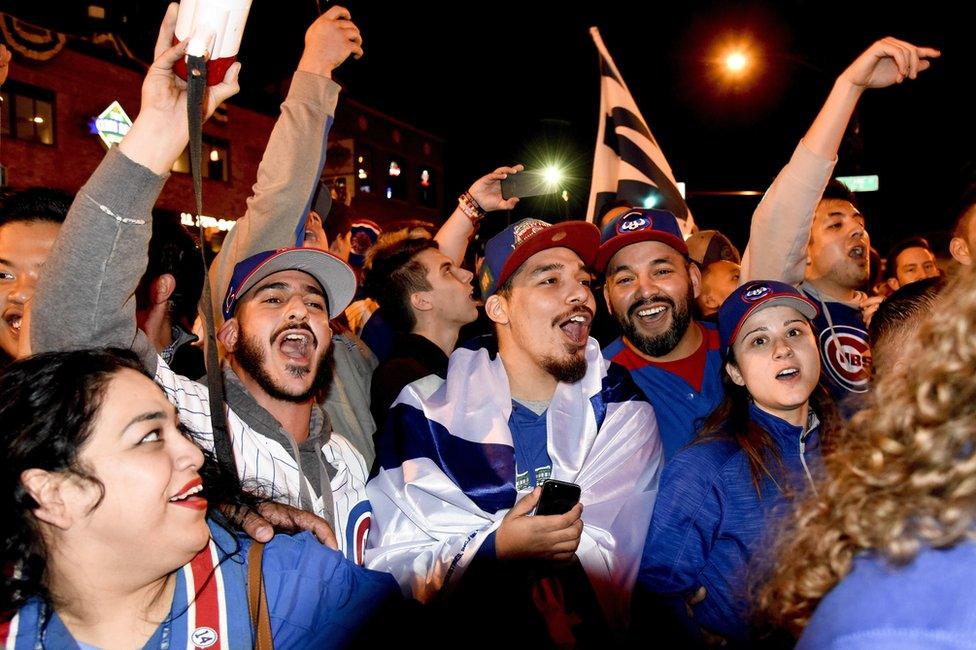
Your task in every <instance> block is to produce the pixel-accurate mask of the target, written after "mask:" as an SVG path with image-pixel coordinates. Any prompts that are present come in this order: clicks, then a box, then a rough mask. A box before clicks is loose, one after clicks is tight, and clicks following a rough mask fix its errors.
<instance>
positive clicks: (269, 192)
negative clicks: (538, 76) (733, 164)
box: [0, 5, 976, 650]
mask: <svg viewBox="0 0 976 650" xmlns="http://www.w3.org/2000/svg"><path fill="white" fill-rule="evenodd" d="M175 9H176V7H175V5H173V6H171V7H170V9H169V10H168V12H167V14H166V17H165V18H164V21H163V24H162V27H161V30H160V35H159V40H158V43H157V46H156V52H155V61H154V63H153V64H152V66H151V68H150V70H149V73H148V74H147V76H146V78H145V81H144V83H143V87H142V106H141V110H140V112H139V115H138V117H137V118H136V120H135V121H134V123H133V125H132V128H131V130H130V131H129V133H128V134H127V135H126V136H125V138H124V140H123V141H122V142H121V144H120V145H118V146H117V147H114V148H112V149H110V150H109V152H108V153H107V155H106V156H105V158H104V160H103V161H102V163H101V164H100V165H99V167H98V168H97V169H96V170H95V172H94V173H93V174H92V176H91V177H90V178H89V180H88V181H87V183H86V184H85V185H84V186H83V187H81V188H78V190H77V192H76V193H75V194H73V195H72V194H67V193H65V192H63V191H57V190H52V189H49V188H37V187H33V188H20V189H18V190H17V191H14V192H10V193H8V194H7V195H6V196H5V197H4V198H3V201H2V205H0V302H2V306H0V308H2V310H3V312H2V315H3V322H2V324H0V348H2V356H3V359H2V365H3V368H2V370H0V455H2V456H3V457H4V458H5V463H4V465H3V468H2V469H0V476H2V481H3V487H2V492H0V513H2V514H3V517H4V519H5V521H6V522H7V525H6V526H5V527H4V532H3V533H2V544H0V554H2V555H0V584H2V588H0V643H2V644H3V646H4V647H6V648H17V649H19V648H42V647H44V648H75V647H79V648H82V649H85V650H89V649H106V650H107V649H110V648H135V647H145V648H168V647H191V648H192V647H198V648H208V647H221V648H240V647H268V646H267V645H262V644H266V643H267V642H268V640H270V641H271V643H273V645H274V646H276V647H278V648H318V647H346V646H348V645H357V644H359V645H365V646H370V647H372V646H373V645H375V644H376V643H380V642H387V641H390V640H393V641H395V642H397V643H400V644H403V645H405V646H408V647H413V646H421V645H423V646H425V647H429V646H434V647H437V646H441V645H443V646H447V645H448V644H450V645H452V646H453V645H455V644H456V643H461V642H464V643H469V644H471V643H473V644H474V645H477V646H482V645H486V646H487V645H489V644H492V645H496V644H498V643H513V642H514V643H521V644H526V645H531V646H533V647H557V646H558V647H576V646H583V647H588V646H599V647H614V646H618V645H621V646H622V645H638V644H640V645H647V644H652V645H653V644H656V645H657V646H659V647H710V646H725V647H792V646H793V645H796V644H798V647H804V648H877V647H906V648H907V647H946V648H956V647H960V648H961V647H971V646H972V643H973V641H972V637H973V634H974V633H976V627H974V626H973V623H972V621H973V620H974V617H973V613H974V608H973V606H972V605H971V604H970V599H969V598H968V597H967V595H966V594H967V593H968V592H967V591H966V589H967V587H968V585H969V584H971V582H972V580H973V579H974V577H976V550H974V549H976V545H974V543H973V541H972V540H971V538H972V536H973V533H974V530H976V420H974V413H973V410H974V408H976V406H974V405H976V399H974V397H976V336H974V335H973V332H974V331H976V330H974V328H973V323H974V322H976V321H974V319H976V293H974V292H973V291H972V290H971V287H972V285H973V282H974V280H976V277H974V276H973V273H976V271H972V270H971V269H970V268H969V267H970V266H971V265H972V262H973V254H972V251H976V225H974V223H973V222H974V216H976V200H973V199H971V200H970V201H969V202H968V203H966V202H965V201H963V207H962V210H961V212H960V216H959V218H958V221H957V224H956V226H955V229H954V231H953V233H952V239H951V243H950V245H949V250H948V251H946V252H947V253H948V254H949V255H951V258H953V260H954V261H952V262H950V263H949V264H948V265H947V266H946V265H943V266H946V268H940V266H939V264H938V260H939V258H940V257H945V256H942V255H940V253H942V251H938V250H934V249H933V248H932V247H931V246H930V245H929V243H928V241H927V240H925V239H923V238H921V237H914V238H911V239H907V240H905V241H902V242H899V243H898V244H896V245H895V246H894V247H893V248H892V250H891V251H890V253H889V254H888V255H887V257H886V258H882V257H881V256H876V258H877V261H879V262H882V263H883V267H884V270H883V272H882V271H881V270H880V269H878V268H876V262H875V261H874V259H873V258H874V257H875V256H873V255H872V248H871V239H870V236H869V234H868V223H869V222H868V220H867V218H866V216H865V215H864V214H862V213H861V212H860V210H859V209H858V207H857V202H856V199H855V197H854V196H853V195H852V194H851V193H850V192H849V191H848V190H847V189H846V188H844V187H843V186H842V185H840V184H839V183H837V182H836V181H834V180H832V178H831V177H832V172H833V169H834V166H835V164H836V163H837V155H838V149H839V147H840V143H841V139H842V137H843V135H844V132H845V130H846V128H847V126H848V122H849V120H850V118H851V116H852V114H853V111H854V109H855V106H856V105H857V102H858V100H859V98H860V97H861V95H862V94H863V93H864V92H865V91H867V90H868V89H872V88H884V87H887V86H891V85H893V84H896V83H902V82H905V81H909V80H914V79H915V78H916V77H918V76H919V75H920V74H921V73H923V72H924V71H925V70H926V69H927V68H929V67H930V65H931V64H932V62H933V60H934V59H935V58H937V57H938V56H939V52H938V51H936V50H933V49H930V48H926V47H918V46H915V45H912V44H910V43H906V42H903V41H899V40H896V39H894V38H885V39H882V40H880V41H877V42H876V43H873V44H872V45H871V46H870V47H868V49H867V50H865V51H864V52H863V53H862V54H861V55H860V56H859V57H857V59H856V60H855V61H853V62H852V63H851V65H850V66H849V67H848V68H847V69H846V70H844V71H843V72H842V73H841V74H840V76H839V77H838V78H837V80H836V82H835V84H834V86H833V89H832V90H831V92H830V94H829V96H828V97H827V99H826V101H825V103H824V105H823V107H822V108H821V110H820V112H819V113H818V114H817V116H816V118H815V119H814V121H813V123H812V124H811V126H810V128H809V130H808V131H807V132H806V134H805V135H804V136H803V138H802V139H801V140H800V142H799V143H798V145H797V146H796V149H795V150H794V152H793V154H792V157H791V158H790V159H789V161H788V162H787V163H786V165H785V167H783V169H782V171H781V172H780V173H779V175H778V176H777V177H776V178H775V179H774V180H773V181H772V183H771V185H770V187H769V189H768V191H767V192H766V194H765V195H764V197H763V199H762V201H761V202H760V203H759V205H758V207H757V208H756V211H755V214H754V215H753V218H752V224H751V233H750V239H749V242H748V245H747V246H746V247H745V250H744V252H743V253H742V254H741V255H740V253H739V251H738V250H737V249H736V247H735V246H734V245H733V244H732V243H731V242H730V241H729V240H728V238H726V237H725V236H724V235H723V234H722V233H720V232H718V231H714V230H713V231H700V232H696V233H694V234H692V235H691V236H690V237H689V238H687V239H686V238H685V236H684V235H683V234H682V229H681V225H682V224H680V223H679V222H678V220H677V219H676V218H675V216H674V215H673V214H672V213H671V212H668V211H667V210H662V209H645V208H640V207H634V206H630V205H626V204H614V205H612V206H611V207H610V208H609V209H608V210H607V211H606V212H605V214H601V215H595V221H596V223H590V222H588V221H585V220H583V219H579V220H569V221H562V222H559V223H548V222H546V221H542V220H538V219H522V220H519V221H516V222H515V223H511V224H509V225H507V226H506V227H504V228H503V229H501V231H500V232H499V233H498V234H497V235H495V236H494V237H492V238H490V239H488V241H487V242H486V243H485V244H484V248H483V250H480V251H476V250H473V247H472V246H470V245H469V243H470V242H471V241H472V237H473V235H474V234H475V232H476V231H477V230H478V228H479V225H480V224H481V223H482V220H484V219H496V218H498V219H501V218H503V217H501V216H500V215H496V216H488V213H491V212H498V211H507V210H511V209H512V208H514V207H515V205H516V204H517V203H518V199H517V198H509V199H505V198H503V195H502V191H501V181H502V180H504V179H505V178H506V177H508V176H509V175H512V174H519V173H522V172H523V168H522V166H521V165H514V166H508V167H500V168H498V169H496V170H494V171H492V172H490V173H488V174H486V175H485V176H483V177H482V178H480V179H478V180H476V181H475V182H474V183H473V184H472V185H471V187H470V189H469V190H468V191H467V192H465V193H464V194H463V195H462V196H461V197H460V198H459V200H458V205H457V208H456V209H455V210H454V211H453V212H452V213H451V214H450V215H449V216H448V217H447V219H446V220H445V222H444V223H443V225H441V226H440V227H439V228H436V229H435V228H434V226H433V224H428V223H423V222H405V223H403V224H397V225H396V226H389V225H388V226H387V227H386V228H385V229H384V228H381V227H380V226H379V225H377V224H376V223H373V222H371V221H368V220H366V219H360V218H357V217H356V215H354V214H351V213H350V211H349V209H348V208H347V207H346V206H342V205H339V204H338V203H337V204H335V205H332V206H331V210H330V211H329V212H328V213H325V212H326V210H329V203H330V202H329V201H328V200H325V201H322V200H316V198H315V197H316V191H317V188H318V186H319V173H320V170H321V166H320V164H321V161H322V160H323V156H324V143H325V142H326V141H327V136H328V132H329V128H330V126H331V124H332V118H333V116H334V114H335V110H336V106H337V102H338V96H339V86H338V85H337V84H336V83H335V82H334V81H333V80H332V78H331V77H332V72H333V71H334V70H335V69H336V68H337V67H339V66H340V65H341V64H342V63H343V62H344V61H345V60H346V59H347V58H348V57H350V56H359V55H361V54H362V51H363V50H362V47H363V43H362V37H361V35H360V33H359V30H358V28H357V27H356V25H355V23H354V22H353V21H352V18H351V15H350V14H349V12H348V11H347V10H345V9H343V8H341V7H332V8H331V9H329V10H328V11H327V12H325V13H324V14H323V15H322V16H320V17H319V18H318V19H317V20H316V21H315V22H314V23H313V24H312V25H311V26H310V27H309V29H308V31H307V33H306V39H305V50H304V53H303V55H302V58H301V60H300V63H299V65H298V67H297V69H296V71H295V73H294V76H293V80H292V83H291V86H290V89H289V92H288V96H287V98H286V99H285V101H284V103H283V104H282V106H281V113H280V116H279V117H278V120H277V122H276V124H275V126H274V129H273V131H272V133H271V136H270V140H269V142H268V145H267V149H266V151H265V154H264V157H263V159H262V161H261V164H260V167H259V169H258V172H257V179H256V183H255V185H254V188H253V195H252V196H251V197H250V198H249V199H248V201H247V211H246V213H245V214H244V215H242V216H241V217H240V219H239V220H238V221H237V223H236V226H235V227H234V229H233V230H232V231H231V232H230V233H229V234H228V235H227V237H226V239H225V241H224V242H223V244H222V247H221V249H220V252H219V253H218V254H217V256H216V258H215V259H214V260H213V262H212V264H211V265H210V268H209V269H206V268H205V266H204V262H203V261H202V258H201V257H200V255H199V251H198V250H197V249H196V247H195V244H194V240H193V238H192V237H191V236H190V235H189V234H188V233H187V232H186V231H185V230H184V229H183V228H182V226H180V225H178V224H176V223H172V222H168V221H166V220H164V219H161V218H154V214H153V205H154V203H155V202H156V200H157V198H158V196H159V193H160V191H161V189H162V187H163V184H164V183H165V182H166V179H167V177H168V173H169V171H170V169H171V168H172V166H173V163H174V161H176V159H177V158H178V157H179V156H180V155H181V153H182V151H183V150H184V148H185V147H186V145H187V141H188V135H187V133H188V123H187V111H186V101H187V97H186V95H187V92H186V83H185V82H183V81H181V80H180V79H179V78H178V77H177V76H176V74H175V73H174V71H173V68H174V65H175V64H176V62H177V61H179V60H180V59H181V58H182V57H183V56H184V55H185V53H186V43H178V44H175V45H173V43H174V39H173V33H174V25H175V18H176V13H175ZM8 63H9V56H8V55H7V53H6V51H5V50H3V51H0V74H3V73H5V70H6V67H7V65H8ZM239 70H240V64H234V65H232V66H231V67H230V69H229V70H228V71H227V73H226V76H225V77H224V78H223V80H222V81H220V83H217V84H216V85H213V86H212V87H211V88H210V89H209V93H208V97H207V101H206V102H205V109H204V110H205V113H206V114H207V115H209V114H210V113H212V112H213V110H214V109H215V108H216V107H217V106H218V105H219V104H220V103H221V102H223V101H224V100H226V99H228V98H229V97H231V96H232V95H233V94H234V93H235V92H237V90H238V84H237V76H238V72H239ZM0 82H2V78H0ZM318 191H322V190H318ZM205 283H208V286H209V291H210V293H211V294H212V295H213V296H214V300H213V304H212V305H210V306H209V307H207V306H206V305H207V303H206V302H204V303H201V294H202V293H204V292H203V289H204V285H205ZM601 295H602V298H601ZM601 300H602V301H603V302H604V303H605V304H600V305H598V302H599V301H601ZM201 305H204V306H201ZM205 309H209V310H210V312H211V313H208V314H207V315H208V316H211V317H212V318H213V321H214V323H215V325H214V332H213V338H212V339H209V338H208V336H207V335H206V332H203V333H201V329H200V325H199V322H200V317H199V313H198V312H200V311H201V310H205ZM203 320H206V319H203ZM204 329H206V328H204ZM598 339H599V340H598ZM201 344H203V347H206V346H207V345H215V346H216V347H217V348H218V350H217V352H218V354H219V359H220V368H219V369H218V372H216V373H212V375H213V376H212V377H211V378H210V379H209V380H208V379H207V378H206V374H207V373H206V362H205V355H204V352H203V351H202V350H201ZM215 380H216V381H217V382H219V383H220V386H219V388H220V391H219V392H214V393H213V394H214V395H222V398H220V399H222V403H220V401H219V399H218V401H211V393H212V392H213V391H214V390H215V389H216V388H218V387H217V386H215V385H214V383H213V382H214V381H215ZM212 406H213V408H214V409H215V410H217V411H219V412H213V413H212V410H211V409H212ZM221 413H222V414H223V418H220V417H219V416H220V415H221ZM218 422H219V423H220V424H219V425H218V424H217V423H218ZM221 436H226V438H227V439H228V440H229V453H230V454H232V456H233V458H226V457H224V458H222V457H221V453H222V451H221V450H222V449H224V447H223V446H222V445H221V444H220V443H221V442H222V438H221ZM567 483H568V484H573V485H574V486H576V487H578V491H579V492H578V493H579V497H578V499H571V500H570V501H567V502H565V503H564V504H563V505H564V507H562V508H560V509H558V511H555V512H552V511H550V510H547V509H545V508H548V507H550V506H551V503H550V502H548V501H547V498H548V497H547V495H548V494H549V490H550V488H552V491H553V493H554V492H555V489H556V487H558V486H562V487H563V488H565V487H566V486H565V484H567ZM537 506H539V507H540V508H539V510H540V512H538V513H537V512H536V510H537Z"/></svg>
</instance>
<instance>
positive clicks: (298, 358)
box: [272, 324, 318, 365]
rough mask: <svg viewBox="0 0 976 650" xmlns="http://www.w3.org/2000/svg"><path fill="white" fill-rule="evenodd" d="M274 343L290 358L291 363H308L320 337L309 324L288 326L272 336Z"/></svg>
mask: <svg viewBox="0 0 976 650" xmlns="http://www.w3.org/2000/svg"><path fill="white" fill-rule="evenodd" d="M272 345H276V348H277V350H278V351H279V352H280V353H281V354H282V355H283V356H284V357H285V358H286V359H288V361H289V363H294V364H300V365H308V364H310V363H311V361H312V357H313V355H314V354H315V350H316V348H317V347H318V339H316V338H315V334H314V333H312V330H311V328H309V327H308V325H305V324H300V325H296V326H291V327H287V328H285V329H284V330H281V331H279V332H278V333H276V334H275V336H273V337H272Z"/></svg>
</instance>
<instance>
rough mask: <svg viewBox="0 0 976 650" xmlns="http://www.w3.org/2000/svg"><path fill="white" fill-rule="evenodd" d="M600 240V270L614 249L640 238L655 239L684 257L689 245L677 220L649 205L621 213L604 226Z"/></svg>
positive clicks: (637, 241)
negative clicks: (641, 208) (648, 206)
mask: <svg viewBox="0 0 976 650" xmlns="http://www.w3.org/2000/svg"><path fill="white" fill-rule="evenodd" d="M600 241H601V244H600V252H599V255H598V256H597V260H596V270H597V271H600V272H601V273H602V272H603V271H606V268H607V265H608V264H609V263H610V260H611V259H612V258H613V256H614V255H616V254H617V251H619V250H620V249H621V248H624V247H626V246H630V245H631V244H637V243H640V242H643V241H658V242H661V243H662V244H666V245H668V246H670V247H671V248H673V249H675V250H676V251H678V252H679V253H681V254H682V255H684V256H685V257H687V256H688V246H687V245H686V244H685V240H684V236H683V235H682V234H681V227H680V226H679V225H678V220H677V219H675V217H674V215H673V214H671V213H670V212H668V211H667V210H654V209H650V208H649V209H646V210H638V209H634V210H630V211H629V212H624V213H621V214H620V215H618V216H616V217H614V218H613V219H611V220H610V221H609V222H608V223H607V225H606V226H604V227H603V233H602V234H601V236H600Z"/></svg>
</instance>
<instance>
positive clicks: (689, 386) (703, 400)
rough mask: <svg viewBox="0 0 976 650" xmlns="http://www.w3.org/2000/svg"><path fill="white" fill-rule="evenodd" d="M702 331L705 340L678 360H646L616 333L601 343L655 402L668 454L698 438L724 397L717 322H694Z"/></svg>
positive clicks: (671, 454) (665, 456) (672, 453)
mask: <svg viewBox="0 0 976 650" xmlns="http://www.w3.org/2000/svg"><path fill="white" fill-rule="evenodd" d="M691 327H700V328H701V330H702V344H701V345H700V346H699V348H698V349H697V350H695V352H694V353H692V355H691V356H690V357H688V358H686V359H681V360H680V361H671V362H666V363H658V362H654V361H648V360H647V359H645V358H644V357H642V356H641V355H639V354H638V353H637V352H635V351H634V350H633V349H631V348H630V346H628V345H627V343H625V342H624V340H623V338H618V339H617V340H615V341H614V342H613V343H611V344H610V345H608V346H607V347H605V348H603V356H604V358H606V359H609V360H610V361H613V362H614V363H617V364H620V365H621V366H623V367H624V368H626V369H627V370H629V371H630V376H631V377H632V378H633V379H634V383H635V384H637V386H638V387H639V388H640V389H641V392H642V393H644V396H645V397H646V398H647V400H648V401H649V402H650V403H651V405H652V406H653V407H654V415H655V417H657V426H658V429H659V431H660V433H661V442H662V443H664V458H665V459H669V458H671V457H672V456H674V454H675V452H676V451H678V450H679V449H681V448H682V447H684V446H685V445H687V444H688V443H689V442H691V441H692V440H694V438H695V435H696V434H697V433H698V430H699V429H700V428H701V426H702V424H703V423H704V422H705V418H707V417H708V416H709V415H711V413H712V411H714V410H715V407H717V406H718V405H719V404H720V403H721V402H722V400H723V399H724V398H725V389H724V388H723V387H722V354H721V347H720V345H719V337H718V330H717V329H716V327H715V325H714V324H713V323H701V322H699V323H693V324H692V325H691Z"/></svg>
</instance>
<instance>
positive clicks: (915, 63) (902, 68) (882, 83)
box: [841, 36, 942, 88]
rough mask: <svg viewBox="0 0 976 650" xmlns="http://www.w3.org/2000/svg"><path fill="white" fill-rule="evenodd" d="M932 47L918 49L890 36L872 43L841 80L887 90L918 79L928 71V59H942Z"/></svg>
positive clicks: (864, 86)
mask: <svg viewBox="0 0 976 650" xmlns="http://www.w3.org/2000/svg"><path fill="white" fill-rule="evenodd" d="M941 54H942V53H941V52H939V51H938V50H936V49H933V48H931V47H918V46H917V45H912V44H911V43H907V42H905V41H900V40H898V39H897V38H892V37H891V36H888V37H886V38H882V39H881V40H880V41H876V42H874V43H872V44H871V47H869V48H868V49H866V50H865V51H864V52H863V53H862V54H861V55H860V56H859V57H857V58H856V59H855V60H854V62H853V63H851V65H850V66H848V68H847V69H846V70H845V71H844V73H843V74H842V75H841V79H843V80H846V81H848V82H850V83H851V84H852V85H854V86H858V87H860V88H884V87H886V86H890V85H892V84H896V83H901V82H902V81H904V80H905V79H915V78H916V77H917V76H918V73H919V72H922V71H923V70H927V69H928V68H929V66H930V65H932V64H931V62H930V61H929V60H928V59H933V58H937V57H939V56H941Z"/></svg>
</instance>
